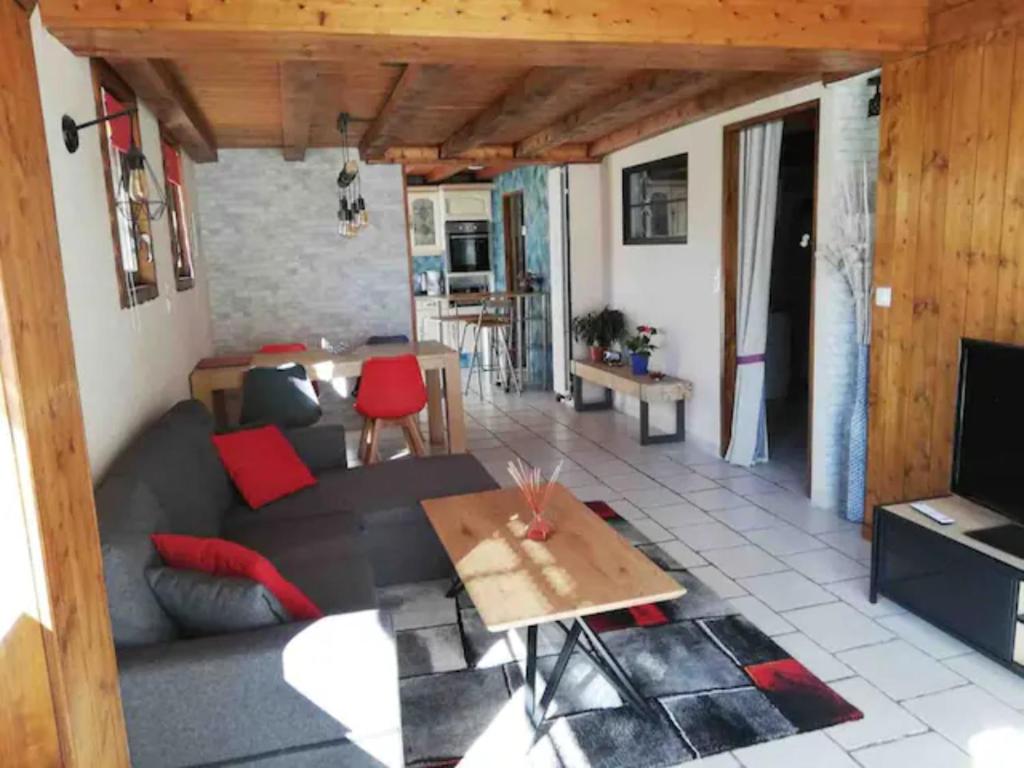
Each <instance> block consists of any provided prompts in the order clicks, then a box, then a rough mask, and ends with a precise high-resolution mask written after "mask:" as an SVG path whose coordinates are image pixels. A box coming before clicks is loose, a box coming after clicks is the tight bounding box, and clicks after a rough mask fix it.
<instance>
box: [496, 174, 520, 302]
mask: <svg viewBox="0 0 1024 768" xmlns="http://www.w3.org/2000/svg"><path fill="white" fill-rule="evenodd" d="M515 197H518V198H519V214H520V219H521V224H520V226H521V227H522V226H526V198H525V197H524V195H523V191H522V190H521V189H517V190H513V191H512V192H505V193H504V194H503V195H502V196H501V228H502V238H503V239H502V242H503V243H504V244H505V290H508V291H514V290H516V286H514V285H512V284H511V283H510V278H511V276H512V266H513V264H512V262H511V261H510V259H509V255H510V254H511V252H512V248H511V245H512V242H511V240H512V230H511V228H510V227H511V224H510V222H509V215H508V214H509V211H510V208H511V201H512V198H515ZM516 236H517V237H518V238H519V239H520V241H523V242H525V239H526V238H525V237H524V236H523V233H522V230H521V229H520V231H519V232H518V233H517V235H516ZM519 255H520V257H521V258H522V259H523V269H524V270H525V269H526V263H525V260H526V248H525V247H524V248H520V249H519Z"/></svg>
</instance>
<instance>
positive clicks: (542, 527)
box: [526, 515, 555, 541]
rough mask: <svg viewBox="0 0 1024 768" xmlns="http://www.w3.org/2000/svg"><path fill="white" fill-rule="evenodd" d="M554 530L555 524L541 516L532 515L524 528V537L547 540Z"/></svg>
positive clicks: (533, 539) (532, 539)
mask: <svg viewBox="0 0 1024 768" xmlns="http://www.w3.org/2000/svg"><path fill="white" fill-rule="evenodd" d="M554 532H555V526H553V525H552V524H551V523H550V522H548V521H547V520H545V519H544V518H543V517H537V516H536V515H535V516H534V518H533V520H531V521H530V524H529V526H527V528H526V538H528V539H530V540H531V541H547V540H548V539H549V538H551V534H552V533H554Z"/></svg>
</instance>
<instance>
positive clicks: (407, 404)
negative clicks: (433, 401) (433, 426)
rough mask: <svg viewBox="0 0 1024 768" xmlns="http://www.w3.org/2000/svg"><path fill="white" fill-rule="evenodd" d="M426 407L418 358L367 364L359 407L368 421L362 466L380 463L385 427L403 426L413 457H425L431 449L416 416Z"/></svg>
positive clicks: (375, 359) (362, 444)
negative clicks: (382, 433) (383, 428)
mask: <svg viewBox="0 0 1024 768" xmlns="http://www.w3.org/2000/svg"><path fill="white" fill-rule="evenodd" d="M426 404H427V388H426V386H424V384H423V372H422V371H421V370H420V364H419V361H418V360H417V359H416V356H415V355H399V356H397V357H371V358H369V359H368V360H366V361H365V362H364V363H363V370H362V372H361V374H360V384H359V394H358V395H357V396H356V405H355V408H356V412H357V413H359V414H360V415H361V416H362V417H363V419H364V421H363V431H362V434H361V435H360V437H359V458H360V459H361V460H362V462H363V463H364V464H374V463H376V462H377V461H379V460H380V450H379V442H380V430H381V427H383V426H384V425H385V424H396V425H398V426H400V427H401V428H402V431H403V432H404V433H405V442H406V445H408V446H409V450H410V451H411V452H412V454H413V456H425V455H426V452H427V449H426V446H425V445H424V443H423V436H422V435H421V434H420V427H419V424H418V422H417V420H416V415H417V414H418V413H419V412H420V411H422V410H423V408H424V407H425V406H426Z"/></svg>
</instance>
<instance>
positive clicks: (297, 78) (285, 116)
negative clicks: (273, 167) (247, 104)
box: [281, 61, 317, 160]
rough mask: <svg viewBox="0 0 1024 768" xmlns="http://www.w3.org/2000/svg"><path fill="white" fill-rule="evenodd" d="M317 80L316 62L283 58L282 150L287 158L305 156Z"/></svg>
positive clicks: (303, 157)
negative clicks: (284, 59) (285, 59)
mask: <svg viewBox="0 0 1024 768" xmlns="http://www.w3.org/2000/svg"><path fill="white" fill-rule="evenodd" d="M316 83H317V66H316V64H315V63H314V62H310V61H282V62H281V150H282V152H283V154H284V159H285V160H303V159H305V157H306V149H307V148H308V147H309V131H310V128H311V127H312V124H313V101H314V96H315V95H316Z"/></svg>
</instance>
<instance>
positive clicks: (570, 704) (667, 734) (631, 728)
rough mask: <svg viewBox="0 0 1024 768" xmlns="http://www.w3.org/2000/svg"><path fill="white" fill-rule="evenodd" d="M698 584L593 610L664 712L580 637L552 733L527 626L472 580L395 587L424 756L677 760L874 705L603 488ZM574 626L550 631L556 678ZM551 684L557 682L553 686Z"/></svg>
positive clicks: (581, 762) (405, 709)
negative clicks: (828, 681) (516, 625)
mask: <svg viewBox="0 0 1024 768" xmlns="http://www.w3.org/2000/svg"><path fill="white" fill-rule="evenodd" d="M588 506H590V508H591V509H592V510H593V511H594V512H595V513H596V514H598V515H600V516H601V517H602V518H603V519H605V520H606V521H607V522H608V524H609V525H611V526H612V527H614V528H615V529H616V530H618V531H619V533H621V534H622V535H623V536H625V537H626V538H627V539H629V540H630V541H631V542H632V543H633V544H634V545H635V546H637V547H639V548H640V549H641V550H642V551H644V552H645V553H646V554H647V556H648V557H650V558H651V559H652V560H653V561H654V562H656V563H657V564H658V565H659V566H660V567H662V568H663V569H665V571H667V572H668V573H670V574H671V575H672V576H673V577H674V578H675V579H677V580H678V581H679V582H680V583H681V584H682V585H683V586H684V587H686V590H687V594H686V595H684V596H683V597H681V598H679V599H678V600H672V601H668V602H664V603H658V604H655V605H646V606H641V607H637V608H630V609H627V610H621V611H612V612H609V613H604V614H599V615H596V616H592V617H590V619H589V621H590V624H591V626H592V627H593V628H594V629H595V630H597V631H598V632H599V633H601V638H602V640H603V641H604V642H605V644H606V645H607V646H608V648H609V650H611V652H612V653H613V654H614V655H615V657H616V658H617V659H618V660H619V662H620V663H621V664H622V665H623V667H624V668H625V669H626V671H627V672H628V673H629V675H630V676H631V677H632V679H633V681H634V682H635V683H636V685H637V687H638V688H639V689H640V692H641V693H642V694H643V695H644V697H646V698H647V699H649V700H653V702H654V703H655V704H656V706H655V707H654V710H655V713H656V714H655V715H654V716H650V715H646V716H645V715H641V714H639V713H638V712H636V711H635V710H634V709H632V708H631V707H629V706H628V705H627V704H626V703H624V702H623V701H622V700H621V699H620V698H619V695H618V693H617V692H616V691H615V689H614V688H613V687H612V686H610V685H609V684H608V683H607V682H606V681H605V679H604V678H603V677H601V675H600V674H599V673H598V672H597V670H596V669H595V668H594V666H593V665H592V664H591V662H590V660H589V659H588V658H587V657H586V656H585V655H584V654H583V653H582V652H580V651H579V650H577V651H576V652H575V653H574V654H573V658H572V660H571V661H570V664H569V668H568V670H567V671H566V673H565V676H564V677H563V679H562V684H561V686H560V687H559V689H558V692H557V694H556V696H555V699H554V702H553V704H552V707H551V709H550V710H549V713H548V721H547V722H546V723H545V725H544V727H543V729H542V731H541V732H540V734H539V737H536V736H535V733H534V730H533V729H532V728H531V726H530V725H529V722H528V720H527V718H526V715H525V713H524V705H523V692H522V680H523V670H522V667H523V665H524V661H523V660H524V659H525V656H526V636H525V631H513V632H508V633H503V634H492V633H490V632H488V631H487V630H486V629H485V628H484V626H483V624H482V622H481V621H480V617H479V615H478V614H477V612H476V610H475V609H474V608H473V604H472V601H471V600H470V599H469V597H468V596H467V595H466V594H465V593H462V594H461V595H459V597H458V598H457V599H449V598H447V597H445V591H446V590H447V588H448V586H449V583H448V582H447V581H443V582H424V583H420V584H411V585H401V586H398V587H388V588H385V589H382V590H381V593H380V603H381V607H382V608H384V609H387V610H389V611H390V612H391V614H392V617H393V619H394V622H395V629H396V630H397V638H398V655H399V673H400V678H401V680H400V685H401V699H402V732H403V737H404V741H405V759H406V763H407V764H408V765H410V766H431V767H433V766H450V765H457V764H458V765H464V766H476V765H479V766H516V765H528V766H544V767H545V768H547V767H548V766H552V767H553V766H573V767H575V766H601V767H604V766H608V767H609V768H611V767H615V768H619V767H620V766H621V767H622V768H626V767H627V766H630V767H637V768H640V767H642V768H648V767H652V768H653V767H654V766H675V765H680V764H684V763H687V762H690V761H692V760H695V759H697V758H699V757H707V756H709V755H714V754H716V753H718V752H724V751H727V750H732V749H739V748H741V747H747V746H750V745H752V744H757V743H760V742H764V741H770V740H772V739H779V738H783V737H785V736H791V735H793V734H797V733H804V732H807V731H813V730H817V729H819V728H825V727H827V726H830V725H836V724H839V723H843V722H848V721H850V720H858V719H860V718H861V717H862V714H861V713H860V712H859V711H858V710H857V709H855V708H854V707H852V706H851V705H850V704H848V703H847V702H846V701H845V700H844V699H842V698H840V697H839V696H838V695H837V694H836V693H835V692H834V691H833V690H832V689H831V688H829V687H828V686H827V685H825V683H823V682H822V681H821V680H819V679H818V678H816V677H815V676H814V675H812V674H811V673H810V672H809V671H808V670H807V669H806V668H805V667H804V666H803V665H801V664H800V663H799V662H798V661H796V660H795V659H793V658H792V657H790V656H789V655H788V654H787V653H786V652H785V651H784V650H783V649H782V648H780V647H779V646H778V645H776V644H775V643H774V642H773V641H772V640H771V639H770V638H769V637H768V636H767V635H765V634H764V633H763V632H761V631H760V630H759V629H757V628H756V627H755V626H754V625H753V624H751V623H750V622H749V621H747V620H746V619H745V618H743V617H742V616H740V615H738V614H737V613H736V611H735V609H734V608H732V607H731V606H730V605H729V604H728V603H727V602H725V601H723V600H721V599H720V598H719V597H718V596H717V595H716V594H715V593H714V592H712V591H711V590H710V589H709V588H708V587H706V586H705V585H704V584H703V583H701V582H700V581H699V580H697V579H696V578H695V577H693V576H692V575H690V574H689V573H687V571H686V570H684V569H683V568H682V567H681V566H680V565H679V563H677V562H676V561H675V560H673V559H672V558H671V557H670V556H669V555H668V554H667V553H666V552H665V551H664V550H662V549H661V548H660V547H658V546H657V545H656V544H653V543H650V542H649V541H648V540H647V539H646V538H645V537H644V536H643V534H641V533H640V532H639V531H638V530H637V529H636V528H635V527H633V526H632V525H630V524H629V522H628V521H626V520H625V519H623V518H621V517H619V516H618V515H617V514H616V513H615V512H614V510H613V509H612V508H611V507H610V506H608V505H607V504H604V503H602V502H592V503H590V504H588ZM563 639H564V634H563V633H562V631H561V630H560V629H558V627H556V626H542V627H541V628H540V631H539V640H538V648H539V655H540V658H539V660H538V671H539V676H540V677H541V678H545V679H546V678H547V677H548V675H549V674H550V672H551V669H552V667H553V666H554V663H555V657H556V655H557V653H558V651H559V649H560V648H561V643H562V640H563ZM542 690H543V689H542Z"/></svg>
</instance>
